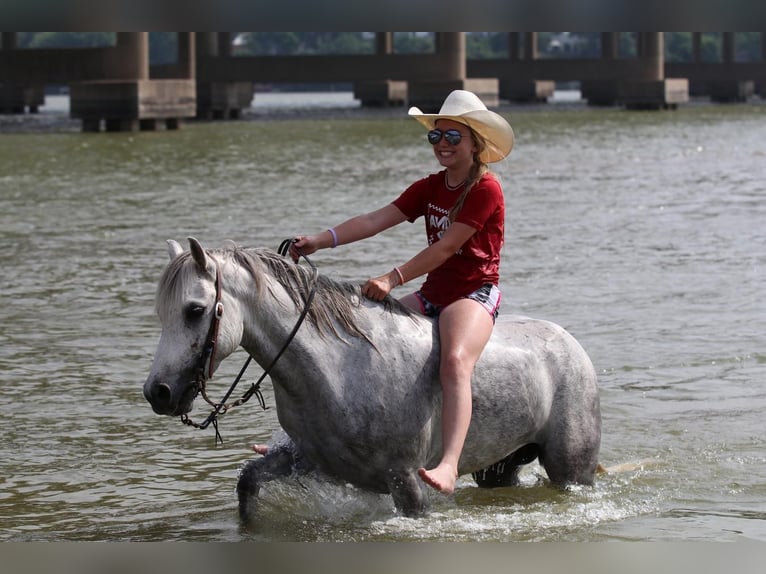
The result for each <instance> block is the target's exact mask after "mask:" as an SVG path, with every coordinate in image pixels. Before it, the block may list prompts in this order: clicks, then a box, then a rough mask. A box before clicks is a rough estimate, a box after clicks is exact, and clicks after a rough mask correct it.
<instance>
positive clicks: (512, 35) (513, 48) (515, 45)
mask: <svg viewBox="0 0 766 574" xmlns="http://www.w3.org/2000/svg"><path fill="white" fill-rule="evenodd" d="M508 59H509V60H510V61H511V62H518V61H519V60H520V59H521V53H520V52H519V33H518V32H509V33H508Z"/></svg>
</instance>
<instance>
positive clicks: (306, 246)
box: [290, 235, 321, 263]
mask: <svg viewBox="0 0 766 574" xmlns="http://www.w3.org/2000/svg"><path fill="white" fill-rule="evenodd" d="M320 247H321V245H320V239H319V236H318V235H296V236H295V237H294V238H293V242H292V244H291V245H290V257H292V258H293V261H294V262H295V263H298V259H300V257H301V255H311V254H312V253H314V252H315V251H316V250H317V249H319V248H320Z"/></svg>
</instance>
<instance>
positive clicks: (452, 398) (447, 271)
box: [256, 90, 513, 494]
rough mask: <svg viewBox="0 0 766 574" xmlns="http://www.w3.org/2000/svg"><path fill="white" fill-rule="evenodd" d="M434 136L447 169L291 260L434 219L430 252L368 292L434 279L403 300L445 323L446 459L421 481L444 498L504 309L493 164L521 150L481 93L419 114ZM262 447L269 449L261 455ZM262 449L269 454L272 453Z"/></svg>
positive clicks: (302, 241) (461, 93)
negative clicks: (474, 385)
mask: <svg viewBox="0 0 766 574" xmlns="http://www.w3.org/2000/svg"><path fill="white" fill-rule="evenodd" d="M409 115H410V116H412V117H414V118H415V119H416V120H418V121H419V122H420V123H422V124H423V125H424V126H426V127H427V128H428V129H429V132H428V141H429V143H430V144H431V145H432V146H433V151H434V155H435V156H436V159H437V161H438V162H439V163H440V164H441V166H442V167H443V168H444V169H443V170H442V171H440V172H438V173H435V174H432V175H430V176H428V177H425V178H424V179H421V180H419V181H417V182H415V183H413V184H412V185H411V186H410V187H409V188H407V190H405V191H404V193H402V194H401V196H399V197H398V198H397V199H396V200H394V201H393V202H392V203H390V204H388V205H386V206H384V207H381V208H380V209H377V210H375V211H372V212H370V213H366V214H363V215H359V216H356V217H353V218H351V219H349V220H347V221H345V222H343V223H341V224H340V225H337V226H335V227H333V228H330V229H328V230H327V231H323V232H321V233H319V234H317V235H308V236H304V235H299V236H297V237H296V238H295V242H294V243H293V246H292V256H293V258H294V259H295V260H296V261H297V259H298V254H299V253H301V254H304V255H309V254H311V253H313V252H315V251H316V250H317V249H322V248H327V247H337V246H339V245H345V244H347V243H352V242H354V241H358V240H360V239H364V238H367V237H371V236H373V235H375V234H377V233H380V232H381V231H383V230H385V229H388V228H390V227H392V226H394V225H397V224H399V223H402V222H403V221H410V222H413V221H414V220H415V219H417V218H418V217H420V216H424V217H425V223H426V232H427V236H428V247H426V248H425V249H423V250H422V251H420V253H418V254H417V255H415V256H414V257H413V258H412V259H410V260H409V261H407V262H405V263H403V264H402V265H400V266H398V267H394V269H392V270H391V271H389V272H388V273H385V274H383V275H381V276H379V277H374V278H372V279H369V280H368V281H367V282H366V283H365V284H364V285H363V287H362V293H363V295H365V296H366V297H369V298H370V299H374V300H376V301H380V300H382V299H383V298H384V297H385V296H386V295H388V294H389V293H390V292H391V290H392V289H393V288H394V287H397V286H399V285H403V284H404V283H406V282H408V281H411V280H413V279H415V278H417V277H420V276H422V275H427V277H426V280H425V282H424V283H423V284H422V285H421V287H420V289H419V290H417V291H415V292H414V293H410V294H408V295H405V296H404V297H403V298H402V302H403V303H404V304H406V305H408V306H409V307H411V308H413V309H415V310H417V311H419V312H421V313H423V314H426V315H429V316H438V317H439V337H440V342H441V356H440V361H441V362H440V379H441V385H442V395H443V401H442V445H443V451H442V459H441V462H440V463H439V464H438V465H437V466H436V467H434V468H431V469H425V468H421V469H419V471H418V473H419V475H420V477H421V478H422V479H423V480H424V481H425V482H426V483H427V484H428V485H430V486H431V487H433V488H435V489H436V490H438V491H440V492H443V493H445V494H451V493H452V492H453V491H454V489H455V481H456V479H457V476H458V470H457V469H458V461H459V459H460V453H461V451H462V449H463V443H464V441H465V437H466V434H467V432H468V427H469V424H470V421H471V409H472V404H471V403H472V399H471V375H472V373H473V368H474V365H475V364H476V361H477V360H478V359H479V355H480V354H481V352H482V350H483V349H484V346H485V345H486V343H487V341H488V340H489V337H490V334H491V333H492V328H493V325H494V321H495V318H496V317H497V312H498V307H499V304H500V291H499V289H498V283H499V275H498V273H499V265H500V249H501V248H502V246H503V232H504V218H505V207H504V201H503V192H502V188H501V186H500V182H499V181H498V180H497V179H496V178H495V177H494V176H493V175H491V174H490V173H489V171H488V168H487V163H490V162H495V161H500V160H501V159H503V158H504V157H506V156H507V155H508V154H509V153H510V151H511V148H512V147H513V130H512V129H511V126H510V125H509V124H508V122H507V121H506V120H505V119H504V118H503V117H502V116H500V115H499V114H496V113H495V112H492V111H489V110H487V107H486V106H485V105H484V104H483V103H482V102H481V100H480V99H479V98H478V97H477V96H476V95H475V94H473V93H471V92H468V91H465V90H455V91H453V92H452V93H450V94H449V96H447V98H446V99H445V100H444V103H443V105H442V107H441V109H440V110H439V113H438V114H424V113H422V112H421V111H420V110H419V109H418V108H414V107H413V108H410V110H409ZM259 448H260V450H259ZM256 451H258V452H264V450H263V447H256Z"/></svg>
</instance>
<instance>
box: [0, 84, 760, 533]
mask: <svg viewBox="0 0 766 574" xmlns="http://www.w3.org/2000/svg"><path fill="white" fill-rule="evenodd" d="M500 112H501V113H503V114H504V115H505V116H506V117H507V118H508V119H509V120H510V122H511V124H512V125H513V126H514V129H515V132H516V136H517V140H516V148H515V150H514V151H513V153H512V155H511V156H510V158H509V159H508V160H506V161H504V162H502V163H501V164H499V165H496V166H495V171H496V172H497V173H498V174H499V175H500V176H501V178H502V180H503V182H504V187H505V191H506V202H507V224H506V225H507V227H506V229H507V236H506V247H505V250H504V256H503V263H502V265H503V267H502V282H501V287H502V290H503V292H504V304H503V309H502V310H501V312H506V313H511V312H514V313H522V314H526V315H531V316H535V317H542V318H546V319H550V320H553V321H555V322H557V323H559V324H561V325H563V326H564V327H566V328H567V329H569V330H570V331H571V332H572V333H573V334H574V335H575V336H576V337H577V338H578V339H579V341H580V342H581V343H582V344H583V346H584V347H585V348H586V350H587V351H588V352H589V354H590V355H591V357H592V359H593V362H594V364H595V365H596V369H597V371H598V373H599V377H600V386H601V404H602V412H603V439H602V451H601V460H602V462H603V464H604V465H606V466H610V465H620V464H627V466H626V467H623V469H622V472H619V473H617V474H611V475H607V476H604V477H601V478H599V479H598V481H597V483H596V484H595V486H593V487H588V488H573V489H571V490H570V491H567V492H561V491H558V490H555V489H552V488H550V487H548V486H547V485H546V484H545V482H544V480H542V479H541V476H542V475H544V471H542V469H541V468H540V467H539V466H537V465H536V464H534V465H530V466H529V467H527V468H525V470H524V472H523V475H522V476H523V485H522V486H521V487H519V488H515V489H501V490H496V491H483V490H479V489H477V488H476V487H475V486H473V484H472V483H471V481H470V480H468V479H467V478H463V479H461V480H460V481H459V484H458V489H457V492H456V494H455V495H454V496H451V497H444V496H441V495H437V494H434V495H433V496H432V504H433V511H432V513H431V514H430V516H428V517H427V518H425V519H422V520H411V519H405V518H402V517H399V516H397V515H396V514H395V513H394V511H393V508H392V503H391V500H390V498H389V497H384V496H377V495H370V494H366V493H363V492H359V491H358V490H356V489H354V488H352V487H350V486H345V487H343V486H337V485H331V484H327V483H326V482H323V481H321V480H319V479H317V478H315V477H309V478H308V479H306V480H305V481H303V483H302V485H296V484H292V483H273V484H270V485H268V486H267V487H266V488H265V489H264V492H263V499H264V511H263V522H262V523H263V527H262V528H261V529H259V530H258V531H244V530H243V529H242V528H240V526H239V523H238V519H237V514H236V495H235V491H234V488H235V484H236V478H237V472H238V469H239V467H240V465H241V464H242V463H243V462H244V461H245V460H247V459H248V457H250V456H251V453H250V452H249V450H248V449H249V446H250V444H251V443H253V442H259V441H268V440H269V439H270V438H271V437H272V434H273V433H274V432H275V430H276V429H277V423H276V414H275V409H274V401H273V396H272V393H271V387H270V384H268V383H267V384H266V389H265V398H266V403H267V404H268V405H270V406H271V407H272V408H271V409H270V410H267V411H261V410H260V409H259V408H258V405H257V404H251V403H248V405H247V406H246V407H242V409H241V410H239V411H236V410H235V411H232V412H231V413H230V414H229V415H227V416H226V417H225V418H224V419H223V421H222V423H221V431H222V433H223V436H224V439H225V443H224V444H223V446H220V445H219V446H215V444H214V440H213V434H212V432H203V431H198V430H194V429H191V428H189V427H185V426H183V425H181V424H180V423H179V422H178V421H177V420H175V419H170V418H167V417H159V416H157V415H155V414H154V413H153V412H152V410H151V408H150V407H149V404H148V403H147V402H146V401H145V400H144V398H143V396H142V394H141V387H142V384H143V381H144V378H145V376H146V374H147V372H148V369H149V365H150V363H151V360H152V355H153V352H154V350H155V346H156V343H157V340H158V337H159V324H158V321H157V319H156V317H155V315H154V311H153V300H154V290H155V286H156V282H157V279H158V277H159V275H160V273H161V271H162V269H163V266H164V265H165V263H166V261H167V253H166V247H165V240H166V239H168V238H174V239H177V240H180V241H184V239H185V238H186V237H187V236H189V235H193V236H195V237H197V238H198V239H199V240H200V241H202V242H203V244H205V245H207V246H211V247H217V246H221V245H222V243H223V242H224V240H226V239H232V240H234V241H236V242H237V243H239V244H241V245H247V246H266V247H273V248H276V247H277V246H278V244H279V243H280V241H281V240H282V239H284V238H286V237H289V236H291V235H292V234H296V233H299V232H313V231H316V230H321V229H325V228H327V227H328V226H329V225H332V224H334V223H338V222H339V221H340V220H342V219H343V218H345V217H347V216H350V215H352V214H355V213H358V212H361V211H364V210H368V209H371V208H373V207H377V206H380V205H382V204H384V203H386V202H388V201H390V200H391V199H392V198H393V197H395V196H396V195H397V194H398V193H399V192H400V191H401V190H402V189H403V188H404V187H405V186H406V185H407V184H408V183H409V182H411V181H412V180H414V179H415V178H417V177H420V176H421V175H423V174H425V173H428V172H430V171H432V170H435V169H437V165H436V162H435V160H434V159H433V157H432V155H431V151H430V149H429V146H428V145H427V144H426V142H425V135H424V133H423V130H422V129H421V128H420V126H419V125H418V124H417V123H416V122H414V121H412V120H411V119H408V118H407V117H406V113H405V111H404V110H402V109H393V110H359V109H357V107H356V104H355V102H354V101H353V100H352V99H351V97H350V95H349V94H329V95H328V94H324V95H320V94H300V95H292V96H286V95H260V94H259V96H258V97H257V98H256V104H255V106H254V108H253V109H252V110H250V111H248V112H247V113H246V114H245V117H244V119H243V120H241V121H237V122H212V123H187V124H185V125H184V126H183V128H182V129H181V130H179V131H176V132H168V131H157V132H151V133H148V132H144V133H135V134H104V133H102V134H82V133H80V132H79V126H78V125H77V124H76V123H75V122H72V121H70V120H69V119H68V118H67V115H66V108H65V106H64V107H63V108H61V109H59V108H56V106H55V103H54V105H53V106H52V107H51V108H49V107H48V106H46V107H44V108H42V112H41V113H40V114H39V115H37V116H26V117H3V118H0V207H1V209H0V218H1V219H0V223H1V224H0V245H2V251H0V258H1V259H0V261H1V262H2V267H3V271H4V273H3V280H2V285H3V289H2V292H3V305H2V306H0V324H2V334H0V380H1V381H2V382H1V384H0V404H2V405H3V411H4V413H3V416H2V419H1V420H2V422H1V423H0V424H1V425H2V440H0V485H1V486H0V539H2V540H18V541H30V540H65V541H70V540H106V541H125V540H128V541H134V540H138V541H146V540H162V541H165V540H186V541H190V540H192V541H193V540H198V541H239V540H256V541H277V540H290V541H389V540H396V541H420V540H429V541H432V540H446V541H451V540H460V541H528V540H530V541H602V540H640V541H675V540H705V541H729V540H743V539H752V540H760V541H766V432H765V431H764V429H765V425H764V412H766V303H764V301H765V299H764V287H766V282H765V279H766V225H765V224H764V222H766V183H764V182H766V106H765V105H763V102H761V101H756V102H753V103H750V104H742V105H728V106H714V105H709V104H697V103H693V104H689V105H686V106H683V107H682V108H681V109H679V110H677V111H675V112H661V113H646V112H628V111H625V110H621V109H591V108H588V107H586V106H584V105H582V104H580V103H578V102H576V101H572V102H567V101H566V98H563V99H562V100H561V101H559V102H556V103H553V104H550V105H547V106H541V107H524V106H506V107H502V108H501V109H500ZM423 241H424V237H423V231H422V224H421V223H420V222H418V223H417V224H415V225H404V226H399V228H396V229H394V230H391V231H390V232H389V233H387V234H385V235H382V236H379V237H376V238H372V239H370V240H367V241H365V242H361V243H358V244H356V245H354V246H346V247H344V248H340V249H337V250H332V251H329V250H328V251H324V252H320V253H318V254H317V255H315V257H314V258H313V259H314V262H315V263H316V264H317V265H318V266H319V268H320V271H321V272H322V273H325V274H329V275H331V276H333V277H336V278H339V279H357V280H359V279H364V278H366V277H368V276H370V275H372V274H373V273H375V274H377V273H380V272H382V271H386V270H388V269H391V267H392V266H393V265H395V264H399V263H401V262H402V261H404V260H406V259H407V258H408V257H410V256H411V255H412V254H414V253H415V252H417V251H418V250H419V249H420V248H421V246H422V245H423ZM243 358H244V357H243V355H241V354H240V353H237V354H235V355H234V356H233V357H232V358H230V359H229V360H228V361H227V362H226V363H224V365H223V366H222V368H221V369H220V370H219V374H218V375H217V377H216V379H215V380H214V381H213V383H212V388H213V393H215V394H217V393H218V392H219V391H220V392H223V390H224V388H225V387H226V386H227V385H228V383H229V381H230V380H231V379H232V377H233V376H234V375H235V374H236V372H237V371H238V369H239V367H240V366H241V364H242V360H243ZM259 374H260V370H259V369H258V368H257V367H255V368H253V367H251V371H250V373H249V375H250V377H252V378H255V377H256V376H258V375H259ZM205 412H206V411H205V409H203V408H202V406H201V405H199V404H198V405H197V409H196V410H195V413H197V414H198V415H202V416H204V414H205Z"/></svg>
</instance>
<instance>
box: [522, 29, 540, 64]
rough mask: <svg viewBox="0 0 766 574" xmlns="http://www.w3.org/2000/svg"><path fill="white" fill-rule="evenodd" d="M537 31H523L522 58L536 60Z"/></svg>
mask: <svg viewBox="0 0 766 574" xmlns="http://www.w3.org/2000/svg"><path fill="white" fill-rule="evenodd" d="M537 56H538V51H537V32H524V59H525V60H527V61H531V60H537Z"/></svg>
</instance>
